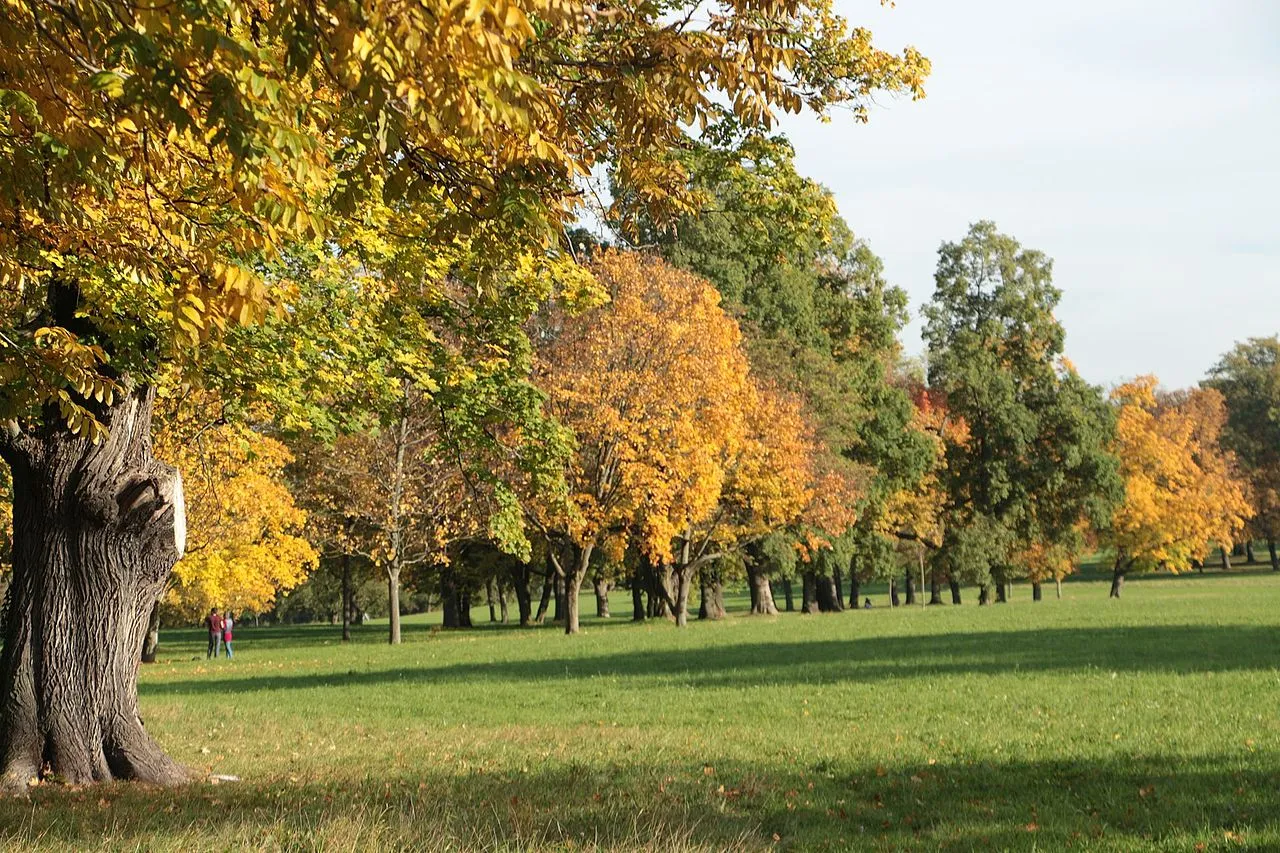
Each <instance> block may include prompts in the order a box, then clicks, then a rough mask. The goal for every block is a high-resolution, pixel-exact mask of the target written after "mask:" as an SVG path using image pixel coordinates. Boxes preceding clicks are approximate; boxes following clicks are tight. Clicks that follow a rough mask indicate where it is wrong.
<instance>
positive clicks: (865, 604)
mask: <svg viewBox="0 0 1280 853" xmlns="http://www.w3.org/2000/svg"><path fill="white" fill-rule="evenodd" d="M862 609H863V610H870V609H871V599H869V598H868V599H867V600H866V601H864V602H862Z"/></svg>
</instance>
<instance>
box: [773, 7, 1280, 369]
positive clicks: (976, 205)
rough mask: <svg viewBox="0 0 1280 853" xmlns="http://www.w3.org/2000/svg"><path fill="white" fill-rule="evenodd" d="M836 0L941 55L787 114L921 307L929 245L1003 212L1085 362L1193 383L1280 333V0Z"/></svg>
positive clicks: (817, 170) (929, 278)
mask: <svg viewBox="0 0 1280 853" xmlns="http://www.w3.org/2000/svg"><path fill="white" fill-rule="evenodd" d="M840 5H841V9H842V13H843V14H845V15H846V17H848V18H849V20H850V21H851V22H853V23H854V24H858V25H864V26H868V27H870V28H871V29H872V31H873V32H874V33H875V34H876V37H877V41H878V42H879V43H880V45H881V46H883V47H886V48H889V47H892V48H895V49H897V48H901V47H902V46H903V45H906V44H914V45H915V46H916V47H918V48H920V49H921V50H922V51H923V52H924V53H925V54H926V55H927V56H928V57H929V58H930V59H931V60H932V61H933V76H932V78H931V81H930V84H929V86H928V95H929V96H928V98H927V99H926V100H924V101H921V102H916V103H913V102H910V101H906V100H901V101H895V100H882V102H881V105H880V107H879V108H877V109H873V111H872V115H871V122H870V124H869V125H856V124H854V123H853V122H852V121H851V120H849V119H847V118H846V117H845V116H843V115H837V116H836V117H835V118H834V119H833V121H832V122H831V123H830V124H827V125H823V124H819V123H818V122H817V121H816V120H815V119H813V118H812V117H811V116H806V117H799V118H790V119H788V120H786V121H784V123H783V130H784V131H785V132H786V133H787V134H788V135H789V136H790V137H791V139H792V141H793V142H794V143H795V145H796V149H797V155H798V158H797V159H798V165H799V168H800V170H801V171H802V172H804V173H805V174H807V175H809V176H810V177H812V178H814V179H816V180H819V181H821V182H822V183H823V184H825V185H826V186H828V187H830V188H831V189H832V190H833V191H834V192H835V195H836V200H837V202H838V203H839V206H840V211H841V213H842V214H843V215H844V217H845V219H846V220H848V222H849V224H850V225H851V226H852V228H853V229H854V231H855V232H856V233H858V234H859V235H860V236H862V237H864V238H866V239H867V240H868V241H869V242H870V244H871V247H872V249H874V250H875V251H876V252H877V253H878V254H879V255H880V256H881V257H882V258H884V261H885V267H886V271H887V274H888V277H889V279H890V280H891V281H892V282H893V283H895V284H898V285H901V286H902V287H904V288H906V289H907V290H908V292H909V293H910V294H911V302H912V311H913V314H918V309H919V306H920V304H921V303H922V302H924V301H925V300H927V299H928V298H929V296H930V295H931V294H932V292H933V271H934V264H935V261H936V252H937V248H938V244H939V243H940V242H942V241H943V240H956V239H959V238H960V237H961V236H963V234H964V232H965V231H966V230H967V228H968V225H969V223H970V222H973V221H976V220H979V219H993V220H995V222H996V224H997V225H998V226H999V227H1000V229H1001V230H1003V231H1005V232H1007V233H1010V234H1013V235H1014V236H1015V237H1017V238H1018V239H1019V240H1020V241H1021V242H1022V243H1023V245H1025V246H1031V247H1035V248H1038V249H1041V250H1043V251H1044V252H1046V253H1047V254H1048V255H1049V256H1051V257H1052V258H1054V260H1055V265H1054V281H1055V283H1056V284H1057V286H1058V287H1059V288H1060V289H1061V290H1062V291H1063V298H1062V303H1061V306H1060V308H1059V312H1058V313H1059V317H1060V319H1061V320H1062V321H1063V323H1064V324H1065V326H1066V329H1067V353H1068V355H1070V357H1071V358H1072V359H1073V360H1074V361H1075V362H1076V364H1077V366H1078V367H1079V368H1080V371H1081V372H1082V373H1083V374H1084V375H1085V377H1087V378H1088V379H1090V380H1091V381H1094V382H1098V383H1102V384H1107V385H1110V384H1111V383H1113V382H1117V381H1119V380H1121V379H1125V378H1129V377H1132V376H1135V375H1137V374H1141V373H1155V374H1157V375H1158V376H1160V378H1161V380H1162V381H1163V382H1164V384H1165V385H1167V386H1169V387H1177V386H1184V385H1188V384H1192V383H1194V382H1197V381H1198V380H1199V379H1200V378H1201V377H1202V376H1203V375H1204V372H1205V370H1206V369H1207V368H1208V367H1209V366H1210V365H1211V364H1212V363H1213V362H1214V361H1216V360H1217V358H1218V356H1219V355H1220V354H1221V353H1222V352H1224V351H1226V350H1227V349H1228V348H1230V346H1231V345H1232V343H1233V342H1234V341H1236V340H1239V339H1243V338H1245V337H1249V336H1261V335H1271V334H1276V333H1280V0H1106V1H1105V2H1104V0H1081V1H1080V2H1077V3H1061V2H1047V0H898V3H897V7H896V8H892V9H889V8H886V9H881V7H880V5H879V3H878V2H876V0H840ZM919 331H920V327H919V323H918V322H914V321H913V323H912V325H911V327H910V328H908V330H907V333H906V336H907V339H906V344H907V347H908V349H909V350H910V351H911V352H918V351H919V350H920V349H921V344H920V341H919Z"/></svg>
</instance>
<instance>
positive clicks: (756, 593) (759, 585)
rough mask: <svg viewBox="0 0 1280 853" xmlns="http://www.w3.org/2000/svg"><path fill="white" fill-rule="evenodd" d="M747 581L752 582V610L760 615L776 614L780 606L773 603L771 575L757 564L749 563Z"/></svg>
mask: <svg viewBox="0 0 1280 853" xmlns="http://www.w3.org/2000/svg"><path fill="white" fill-rule="evenodd" d="M747 581H748V582H749V583H750V584H751V612H752V613H754V614H757V615H760V616H776V615H777V613H778V606H777V605H776V604H774V603H773V589H772V588H770V586H769V576H768V575H766V574H765V573H764V572H762V571H760V570H759V569H758V568H756V567H755V566H752V565H748V566H747Z"/></svg>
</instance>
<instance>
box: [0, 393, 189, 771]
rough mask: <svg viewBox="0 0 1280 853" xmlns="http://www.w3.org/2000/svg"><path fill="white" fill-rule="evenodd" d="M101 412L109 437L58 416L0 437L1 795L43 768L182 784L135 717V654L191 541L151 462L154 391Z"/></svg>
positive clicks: (166, 474) (173, 474) (170, 482)
mask: <svg viewBox="0 0 1280 853" xmlns="http://www.w3.org/2000/svg"><path fill="white" fill-rule="evenodd" d="M123 384H124V387H125V393H124V394H123V396H122V397H121V398H120V399H119V400H117V402H115V404H114V405H111V406H96V407H95V410H96V414H97V416H98V418H99V420H100V421H101V422H102V423H103V425H104V426H105V427H106V428H107V429H108V430H109V435H108V436H107V437H106V438H105V439H104V440H102V441H101V442H100V443H98V444H92V443H90V442H89V441H86V440H84V439H83V438H78V437H76V436H73V435H72V434H71V433H70V432H69V431H68V430H67V429H66V428H65V426H64V425H63V424H62V422H61V419H60V418H59V417H58V414H57V412H50V413H48V414H46V416H45V418H44V421H43V424H42V425H40V426H38V427H36V428H35V429H33V430H31V431H29V432H22V431H20V430H18V429H16V428H10V429H6V430H3V431H0V456H3V458H4V460H5V461H6V462H7V463H8V464H9V467H10V470H11V471H12V473H13V494H14V507H13V528H14V531H13V532H14V536H13V580H12V584H11V587H10V590H9V598H8V609H7V615H6V619H5V623H4V650H3V653H2V654H0V790H2V791H7V792H11V793H20V792H23V791H25V790H26V788H27V785H28V783H29V782H30V780H31V779H33V778H37V777H39V776H40V775H41V774H42V773H43V772H44V771H45V770H46V769H47V772H48V773H50V774H52V775H54V776H56V777H57V778H59V779H61V780H63V781H66V782H68V783H72V784H85V783H90V782H106V781H110V780H112V779H126V780H137V781H142V782H149V783H154V784H176V783H180V782H183V781H186V780H187V779H188V778H189V773H188V771H187V770H185V769H184V768H183V767H181V766H180V765H178V764H177V763H176V762H174V761H173V760H172V759H170V758H169V757H168V756H167V755H166V754H165V753H164V751H163V750H162V749H161V748H160V746H159V745H158V744H157V743H156V742H155V740H153V739H152V737H151V735H150V734H149V733H148V732H147V731H146V729H144V728H143V725H142V720H141V719H140V718H139V716H138V667H139V665H140V664H139V652H140V650H141V649H142V644H143V638H144V636H145V634H146V632H147V628H148V624H149V622H150V617H151V612H152V610H153V608H154V606H155V604H156V602H157V601H158V600H159V598H160V595H161V594H162V593H163V591H164V585H165V582H166V580H167V579H168V577H169V572H170V570H171V569H172V568H173V564H174V563H175V562H176V561H177V560H178V558H179V557H180V556H181V555H182V551H183V549H184V548H185V546H186V513H185V505H184V502H183V496H182V479H181V477H180V476H179V475H178V472H177V471H175V470H174V469H173V468H171V467H169V466H168V465H165V464H163V463H161V462H159V461H157V460H156V459H155V458H153V457H152V455H151V410H152V402H153V392H152V391H151V389H150V388H147V387H145V386H137V387H131V385H130V383H129V382H128V381H127V380H124V381H123Z"/></svg>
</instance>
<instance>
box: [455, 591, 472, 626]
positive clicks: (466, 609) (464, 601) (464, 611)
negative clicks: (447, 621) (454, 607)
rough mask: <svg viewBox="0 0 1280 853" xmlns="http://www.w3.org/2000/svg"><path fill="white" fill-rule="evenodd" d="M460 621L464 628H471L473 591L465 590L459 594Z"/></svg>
mask: <svg viewBox="0 0 1280 853" xmlns="http://www.w3.org/2000/svg"><path fill="white" fill-rule="evenodd" d="M458 621H459V622H460V623H461V625H462V627H463V628H470V627H472V625H471V591H470V590H463V591H462V593H461V594H459V596H458Z"/></svg>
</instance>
